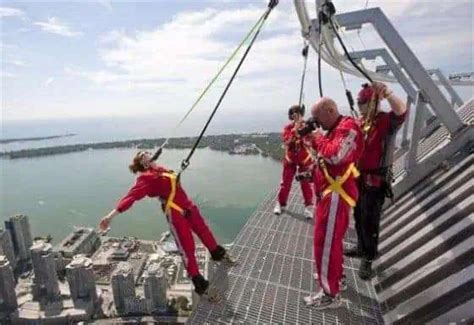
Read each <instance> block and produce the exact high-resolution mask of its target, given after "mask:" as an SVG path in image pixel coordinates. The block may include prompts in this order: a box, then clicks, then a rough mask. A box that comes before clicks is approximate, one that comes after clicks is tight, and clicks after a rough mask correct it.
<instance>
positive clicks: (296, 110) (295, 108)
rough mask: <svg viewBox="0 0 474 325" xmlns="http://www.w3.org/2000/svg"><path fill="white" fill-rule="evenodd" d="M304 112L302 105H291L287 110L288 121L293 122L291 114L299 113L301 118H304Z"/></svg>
mask: <svg viewBox="0 0 474 325" xmlns="http://www.w3.org/2000/svg"><path fill="white" fill-rule="evenodd" d="M304 111H305V107H304V104H303V105H301V106H299V105H293V106H291V107H290V108H289V109H288V119H290V120H293V114H295V113H299V114H300V115H301V116H304Z"/></svg>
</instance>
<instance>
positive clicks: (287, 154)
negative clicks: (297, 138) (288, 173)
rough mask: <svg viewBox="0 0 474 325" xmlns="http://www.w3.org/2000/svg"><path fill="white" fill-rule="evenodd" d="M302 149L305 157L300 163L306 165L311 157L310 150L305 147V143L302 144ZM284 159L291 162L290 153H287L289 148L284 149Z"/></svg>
mask: <svg viewBox="0 0 474 325" xmlns="http://www.w3.org/2000/svg"><path fill="white" fill-rule="evenodd" d="M302 147H303V149H304V150H306V154H307V156H306V158H305V159H304V160H303V162H302V164H303V165H306V163H307V162H309V161H310V160H311V159H312V156H311V152H309V150H308V148H306V146H305V145H302ZM285 159H286V161H288V162H289V163H290V164H291V163H292V162H293V161H292V160H291V159H290V153H289V150H288V149H286V155H285Z"/></svg>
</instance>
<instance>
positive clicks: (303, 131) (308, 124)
mask: <svg viewBox="0 0 474 325" xmlns="http://www.w3.org/2000/svg"><path fill="white" fill-rule="evenodd" d="M317 128H319V123H318V121H316V119H315V118H314V117H310V118H309V119H307V120H306V121H304V126H303V127H302V128H300V129H298V130H297V132H298V134H299V135H300V136H302V137H304V136H305V135H307V134H309V133H311V132H313V131H314V130H316V129H317Z"/></svg>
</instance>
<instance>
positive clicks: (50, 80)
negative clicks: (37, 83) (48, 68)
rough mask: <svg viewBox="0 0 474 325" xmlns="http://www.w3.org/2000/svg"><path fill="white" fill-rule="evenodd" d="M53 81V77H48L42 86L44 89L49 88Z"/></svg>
mask: <svg viewBox="0 0 474 325" xmlns="http://www.w3.org/2000/svg"><path fill="white" fill-rule="evenodd" d="M54 80H55V78H54V77H49V78H48V79H46V81H45V82H44V86H45V87H49V86H51V84H52V83H53V81H54Z"/></svg>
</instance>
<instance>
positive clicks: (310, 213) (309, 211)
mask: <svg viewBox="0 0 474 325" xmlns="http://www.w3.org/2000/svg"><path fill="white" fill-rule="evenodd" d="M304 216H305V217H306V219H313V206H312V205H308V206H306V207H305V208H304Z"/></svg>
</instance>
